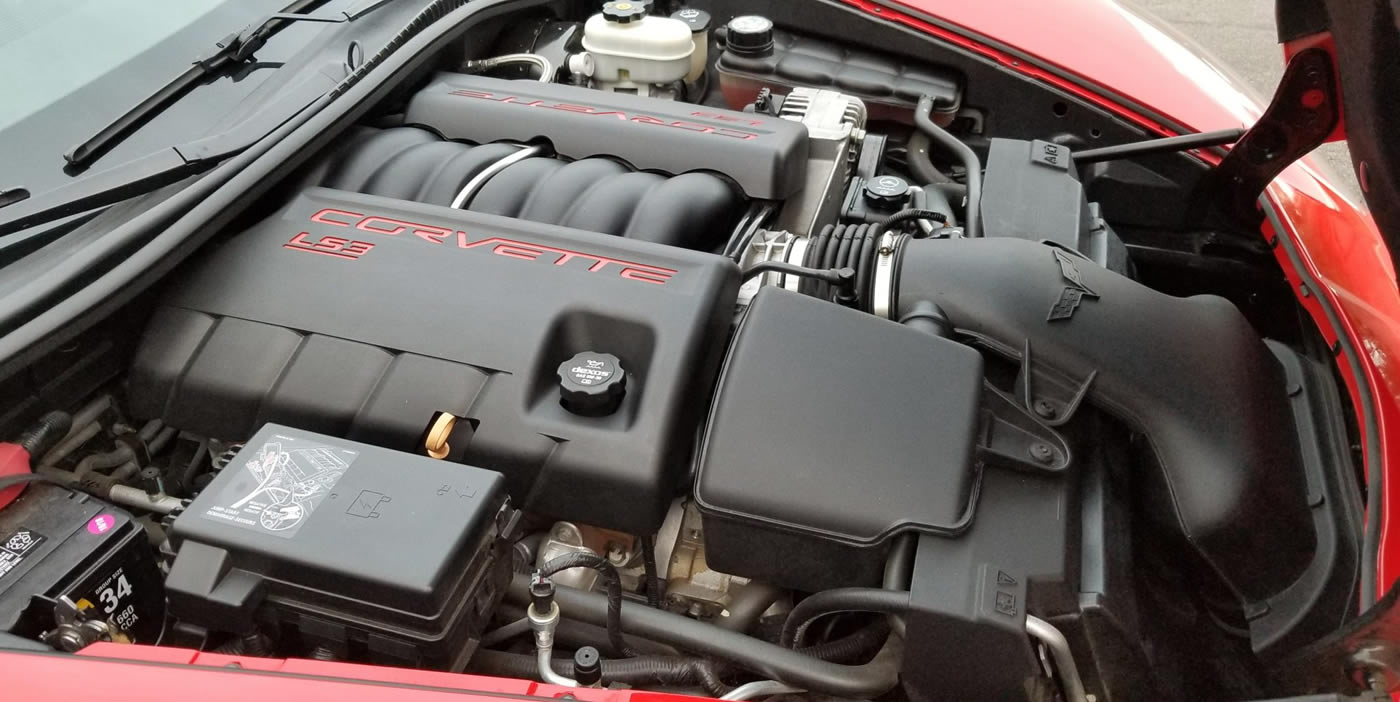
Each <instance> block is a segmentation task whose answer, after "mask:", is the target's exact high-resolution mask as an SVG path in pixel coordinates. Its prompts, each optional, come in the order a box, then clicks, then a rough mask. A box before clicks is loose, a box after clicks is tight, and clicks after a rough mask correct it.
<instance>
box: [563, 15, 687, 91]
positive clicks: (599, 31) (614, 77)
mask: <svg viewBox="0 0 1400 702" xmlns="http://www.w3.org/2000/svg"><path fill="white" fill-rule="evenodd" d="M583 48H584V50H585V54H582V55H579V56H574V57H573V58H572V59H571V62H570V67H571V69H572V70H574V71H575V72H577V73H583V74H585V75H587V76H588V77H589V78H591V79H592V81H593V84H594V86H595V87H597V88H599V89H602V90H611V91H615V92H635V93H637V94H639V95H657V94H664V93H665V92H666V91H667V90H669V85H670V84H672V83H675V82H676V81H678V80H682V79H684V78H685V77H686V74H687V73H688V72H689V71H690V56H691V54H692V53H694V52H695V42H694V40H692V39H691V31H690V26H689V25H687V24H686V23H685V22H683V21H681V20H679V19H673V18H670V17H652V16H650V15H649V14H648V13H647V6H646V5H645V4H643V3H642V2H641V0H635V1H627V0H614V2H609V3H607V4H605V5H603V11H602V12H600V13H598V14H596V15H593V16H592V17H590V18H589V19H588V22H587V23H585V24H584V25H583Z"/></svg>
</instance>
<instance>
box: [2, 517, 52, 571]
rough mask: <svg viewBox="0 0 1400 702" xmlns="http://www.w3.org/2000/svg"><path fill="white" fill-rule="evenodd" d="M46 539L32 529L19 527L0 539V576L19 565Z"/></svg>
mask: <svg viewBox="0 0 1400 702" xmlns="http://www.w3.org/2000/svg"><path fill="white" fill-rule="evenodd" d="M45 541H47V539H46V538H45V537H44V535H43V534H40V533H39V532H37V531H34V530H33V529H27V528H25V527H20V528H19V529H16V530H15V531H14V532H12V533H10V534H9V535H7V536H6V537H5V538H4V540H3V541H0V578H3V577H5V575H7V574H8V573H9V572H10V571H12V570H14V569H15V568H18V567H19V564H21V563H23V562H24V559H25V558H27V557H28V556H29V554H31V553H33V552H34V550H35V549H37V548H39V544H42V543H44V542H45Z"/></svg>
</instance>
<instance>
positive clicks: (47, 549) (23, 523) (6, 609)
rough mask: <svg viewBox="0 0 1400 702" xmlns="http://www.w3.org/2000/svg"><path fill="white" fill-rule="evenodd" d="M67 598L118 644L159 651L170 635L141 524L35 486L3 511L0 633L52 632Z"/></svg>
mask: <svg viewBox="0 0 1400 702" xmlns="http://www.w3.org/2000/svg"><path fill="white" fill-rule="evenodd" d="M62 598H66V599H67V600H68V601H69V602H71V603H72V606H71V607H69V608H68V609H69V611H70V612H72V610H76V614H77V617H78V618H79V619H81V620H83V621H95V622H101V623H104V624H105V625H106V631H107V632H108V633H109V635H110V637H111V638H112V639H113V640H114V641H124V642H132V643H143V644H153V643H155V642H156V641H157V640H158V639H159V638H160V635H161V631H162V630H163V625H164V622H165V593H164V591H163V589H162V586H161V574H160V570H159V568H158V567H157V566H156V561H155V551H154V549H153V548H152V547H151V544H150V541H149V540H148V539H147V538H146V531H145V529H144V528H143V527H142V526H141V524H140V523H138V522H136V521H135V520H134V519H133V518H132V517H131V515H130V514H128V513H126V512H124V511H122V510H120V509H118V508H116V507H113V506H112V505H110V504H107V503H105V502H103V501H101V500H99V499H97V498H95V497H92V496H90V495H86V494H83V493H79V492H74V491H72V490H68V489H67V488H63V487H59V486H57V485H49V484H32V485H30V486H29V487H27V488H26V489H25V491H24V492H23V493H22V494H21V495H20V497H19V499H17V500H15V501H14V502H12V503H10V504H9V505H7V506H6V507H4V508H3V509H0V632H7V633H11V634H16V635H20V636H25V637H28V638H34V639H37V638H40V637H41V636H43V635H44V634H45V633H47V632H52V631H53V630H54V628H55V625H56V621H55V617H56V614H55V609H56V605H57V604H58V603H59V602H60V601H61V599H62Z"/></svg>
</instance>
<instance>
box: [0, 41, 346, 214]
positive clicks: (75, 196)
mask: <svg viewBox="0 0 1400 702" xmlns="http://www.w3.org/2000/svg"><path fill="white" fill-rule="evenodd" d="M344 70H345V69H344V66H343V65H342V64H341V63H340V62H338V61H333V62H328V63H326V64H325V65H324V66H323V67H321V68H320V69H319V70H316V71H314V72H312V74H311V76H310V77H308V78H307V79H306V80H303V81H301V82H300V83H297V84H296V85H294V86H292V87H291V88H290V89H288V90H287V91H285V92H284V93H283V95H282V96H281V97H279V98H278V99H276V100H273V101H272V102H269V103H267V104H266V105H264V106H263V107H262V108H261V109H259V110H257V111H256V112H254V113H253V114H251V115H249V116H248V118H247V119H245V120H243V121H241V122H239V123H238V124H235V125H234V126H233V127H231V128H229V130H228V131H225V132H221V133H219V134H215V135H213V136H209V137H204V138H202V139H198V140H196V141H191V142H188V143H185V144H181V145H179V146H172V147H170V148H166V149H161V150H160V151H156V152H154V153H151V154H147V155H146V156H143V157H141V158H138V159H135V160H132V161H127V162H126V163H123V164H121V165H120V166H115V167H113V168H109V169H107V170H105V171H100V172H98V173H94V174H92V175H90V176H87V177H85V178H83V179H81V180H77V181H74V182H72V183H69V184H67V185H63V186H60V187H58V188H54V189H53V190H50V191H48V192H45V193H43V194H41V195H38V196H35V197H31V198H28V199H19V200H15V201H14V202H13V203H12V204H10V205H9V206H8V207H5V208H4V209H3V210H0V237H3V236H5V235H7V234H13V233H14V232H18V231H23V230H25V229H28V228H30V227H33V226H37V225H40V224H43V223H45V222H52V221H54V220H56V219H61V218H63V217H67V216H68V215H71V214H76V213H79V212H85V211H88V210H91V209H95V208H98V207H104V206H107V205H111V204H115V203H118V202H121V201H122V200H126V199H128V198H132V197H135V196H137V195H143V194H145V193H149V192H152V191H154V190H156V189H158V188H162V187H164V186H166V185H170V184H171V183H175V182H178V181H180V180H182V179H184V178H187V177H189V176H191V175H195V174H197V173H202V172H204V171H207V170H209V169H210V168H213V167H214V166H215V165H217V164H218V163H219V162H220V161H221V160H223V159H224V158H226V157H228V156H231V155H233V154H236V153H238V152H240V151H242V150H244V149H246V148H248V147H249V146H252V145H253V144H256V143H257V142H258V141H260V140H261V139H262V138H263V137H265V136H267V135H268V134H270V133H272V131H273V130H275V129H277V128H278V127H280V126H282V125H283V124H285V123H286V122H287V120H290V119H292V118H293V117H296V116H297V115H298V114H299V113H301V111H302V110H305V109H306V108H307V107H310V106H311V105H312V104H314V103H315V102H316V101H317V100H318V99H320V98H322V97H323V96H325V95H326V94H327V93H329V92H330V90H331V89H332V88H334V87H335V86H336V85H337V84H339V83H340V81H341V79H342V78H343V77H344Z"/></svg>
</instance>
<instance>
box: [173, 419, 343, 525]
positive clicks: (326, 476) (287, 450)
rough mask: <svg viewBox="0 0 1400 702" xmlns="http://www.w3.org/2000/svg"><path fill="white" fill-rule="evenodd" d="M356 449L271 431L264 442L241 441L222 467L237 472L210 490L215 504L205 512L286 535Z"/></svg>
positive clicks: (326, 490) (307, 514)
mask: <svg viewBox="0 0 1400 702" xmlns="http://www.w3.org/2000/svg"><path fill="white" fill-rule="evenodd" d="M359 455H360V453H359V452H358V451H351V450H349V449H344V448H339V447H335V446H326V445H325V444H323V443H321V442H319V441H316V440H309V439H300V438H296V437H292V436H284V435H281V434H274V435H272V437H271V438H269V439H268V440H267V441H266V442H265V443H263V445H262V446H259V447H255V446H251V445H250V446H245V447H244V448H243V450H242V451H239V452H238V456H237V457H236V458H234V460H233V461H232V462H231V463H229V464H228V466H227V467H225V468H224V471H226V472H227V471H235V474H234V475H233V476H232V477H231V479H229V480H227V482H224V484H223V486H222V487H221V488H219V491H218V493H216V494H215V495H213V496H212V497H213V499H212V500H211V502H212V503H213V504H212V506H210V507H207V508H206V509H205V510H204V513H203V516H204V517H205V518H206V519H212V520H214V521H218V522H225V523H227V524H232V525H233V526H237V527H240V528H243V529H249V530H252V531H258V532H262V533H265V534H271V535H273V536H280V537H282V538H284V539H289V538H291V537H292V536H294V535H295V534H296V533H297V531H299V530H300V529H301V527H302V525H303V524H305V523H306V520H307V518H309V517H310V516H311V513H312V512H314V511H315V510H316V506H317V505H319V504H321V501H322V500H325V499H326V496H327V495H329V494H330V493H331V490H332V489H334V488H335V484H336V483H337V482H340V478H341V477H342V476H344V475H345V471H346V470H348V469H349V468H350V465H351V464H352V463H354V462H355V458H356V457H358V456H359ZM220 477H221V478H222V477H223V476H220ZM201 501H203V498H201Z"/></svg>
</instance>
